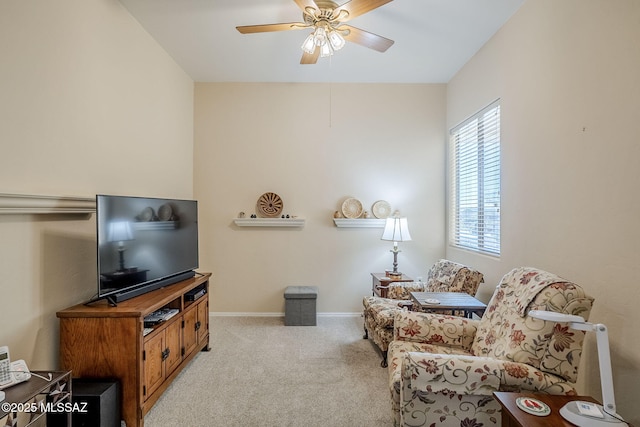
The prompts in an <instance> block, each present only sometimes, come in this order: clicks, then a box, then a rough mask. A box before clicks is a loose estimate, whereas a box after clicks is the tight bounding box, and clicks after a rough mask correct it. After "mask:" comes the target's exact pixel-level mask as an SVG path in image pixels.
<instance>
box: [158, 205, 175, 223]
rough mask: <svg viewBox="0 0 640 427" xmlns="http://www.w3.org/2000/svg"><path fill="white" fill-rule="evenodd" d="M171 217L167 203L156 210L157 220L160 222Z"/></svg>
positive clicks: (171, 212)
mask: <svg viewBox="0 0 640 427" xmlns="http://www.w3.org/2000/svg"><path fill="white" fill-rule="evenodd" d="M172 215H173V209H172V208H171V205H170V204H169V203H165V204H164V205H162V206H160V208H159V209H158V219H159V220H160V221H169V220H171V216H172Z"/></svg>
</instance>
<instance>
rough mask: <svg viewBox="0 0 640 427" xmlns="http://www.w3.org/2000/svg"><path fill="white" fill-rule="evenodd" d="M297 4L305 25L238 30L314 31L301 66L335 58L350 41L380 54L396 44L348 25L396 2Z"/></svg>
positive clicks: (299, 1)
mask: <svg viewBox="0 0 640 427" xmlns="http://www.w3.org/2000/svg"><path fill="white" fill-rule="evenodd" d="M294 1H295V2H296V4H297V5H298V7H299V8H300V9H301V10H302V17H303V20H304V22H292V23H285V24H263V25H246V26H239V27H236V29H237V30H238V31H239V32H240V33H242V34H253V33H262V32H272V31H289V30H300V29H303V28H312V29H313V32H312V33H311V34H309V35H308V36H307V38H306V39H305V40H304V42H303V43H302V46H301V47H302V51H303V53H302V59H301V60H300V63H301V64H315V63H316V62H317V60H318V57H326V56H331V55H333V53H334V52H336V51H338V50H340V49H342V48H343V47H344V45H345V43H346V42H347V41H350V42H353V43H357V44H359V45H362V46H364V47H367V48H370V49H374V50H377V51H378V52H385V51H386V50H387V49H388V48H389V47H391V45H392V44H393V40H389V39H387V38H384V37H382V36H379V35H377V34H373V33H370V32H367V31H364V30H361V29H359V28H356V27H353V26H351V25H347V24H344V22H346V21H349V20H351V19H353V18H355V17H357V16H360V15H362V14H364V13H367V12H369V11H371V10H373V9H376V8H378V7H380V6H382V5H384V4H387V3H389V2H391V1H392V0H350V1H348V2H346V3H345V4H343V5H342V6H338V5H337V4H336V3H335V2H333V1H323V0H316V1H313V0H294Z"/></svg>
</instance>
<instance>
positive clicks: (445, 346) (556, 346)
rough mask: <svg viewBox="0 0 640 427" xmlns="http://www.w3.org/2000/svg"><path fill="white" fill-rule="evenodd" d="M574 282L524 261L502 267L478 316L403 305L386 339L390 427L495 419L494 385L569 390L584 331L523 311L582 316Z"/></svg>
mask: <svg viewBox="0 0 640 427" xmlns="http://www.w3.org/2000/svg"><path fill="white" fill-rule="evenodd" d="M592 304H593V298H591V297H590V296H588V295H586V294H585V293H584V291H583V290H582V288H580V287H579V286H578V285H576V284H574V283H571V282H568V281H566V280H564V279H562V278H560V277H558V276H556V275H554V274H551V273H548V272H545V271H542V270H538V269H534V268H529V267H522V268H516V269H514V270H512V271H510V272H509V273H507V274H506V275H505V276H504V277H503V278H502V280H501V282H500V284H499V285H498V286H497V288H496V290H495V292H494V294H493V296H492V298H491V301H490V302H489V305H488V306H487V310H486V311H485V314H484V315H483V317H482V319H480V320H476V319H466V318H462V317H455V316H446V315H438V314H431V313H417V312H410V311H401V312H398V313H397V314H396V318H395V327H394V341H392V342H391V344H390V345H389V361H390V363H389V387H390V391H391V401H392V409H393V413H394V425H395V426H399V425H402V426H412V427H413V426H435V425H439V426H456V427H458V426H484V427H489V426H500V425H501V416H500V405H499V404H498V403H497V402H496V401H495V400H494V399H493V395H492V393H493V392H494V391H533V392H539V393H548V394H565V395H572V394H575V393H576V391H575V389H574V383H575V381H576V379H577V375H578V365H579V363H580V356H581V353H582V343H583V339H584V332H581V331H574V330H570V329H569V327H568V325H567V324H562V323H554V322H547V321H544V320H538V319H534V318H532V317H528V316H527V313H528V312H529V310H547V311H555V312H560V313H568V314H574V315H579V316H582V317H584V318H585V319H588V317H589V313H590V311H591V306H592Z"/></svg>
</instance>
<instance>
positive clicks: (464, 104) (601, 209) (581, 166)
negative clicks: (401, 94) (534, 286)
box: [447, 0, 640, 425]
mask: <svg viewBox="0 0 640 427" xmlns="http://www.w3.org/2000/svg"><path fill="white" fill-rule="evenodd" d="M639 40H640V6H639V3H638V2H637V1H634V0H620V1H615V2H611V1H607V0H589V1H583V0H566V1H562V2H557V1H553V0H537V1H528V2H526V3H525V4H524V5H523V6H522V8H521V9H520V10H519V11H518V12H517V13H516V14H515V15H514V17H513V18H512V19H511V20H510V21H509V22H508V23H507V24H506V25H505V26H504V27H503V28H502V29H501V30H500V31H499V33H498V34H497V35H496V36H495V37H494V38H493V39H492V40H491V41H490V42H489V43H487V44H486V45H485V46H484V47H483V48H482V50H481V51H480V52H479V53H478V54H477V55H476V56H475V57H474V58H473V59H472V60H471V61H470V62H469V63H468V64H466V65H465V66H464V67H463V69H462V70H460V72H459V73H458V74H457V76H455V78H454V79H453V80H452V81H451V82H450V83H449V85H448V93H447V110H448V111H447V121H448V126H449V127H451V126H453V125H455V124H456V123H458V122H459V121H461V120H463V119H464V118H465V117H466V116H468V115H470V114H472V113H473V112H474V111H476V110H478V109H480V108H481V107H483V106H484V105H486V104H488V103H489V102H491V101H492V100H494V99H495V98H501V99H502V155H503V163H502V256H501V258H500V259H493V258H488V257H482V256H474V255H472V254H470V253H467V252H463V251H460V250H455V249H453V248H448V249H447V256H448V257H450V258H452V259H457V260H460V261H462V262H467V263H470V264H472V265H476V266H477V267H478V268H480V269H481V270H482V271H483V272H484V273H485V275H486V278H487V279H488V280H487V284H486V285H485V286H484V288H483V289H482V294H483V296H484V298H488V297H489V296H490V294H491V292H492V287H493V286H495V285H496V284H497V283H498V281H499V279H500V277H501V276H502V275H503V274H504V273H506V272H507V271H508V270H509V269H511V268H513V267H515V266H519V265H532V266H536V267H539V268H543V269H546V270H549V271H552V272H554V273H557V274H559V275H561V276H563V277H565V278H567V279H570V280H573V281H575V282H576V283H579V284H580V285H582V286H583V287H584V288H585V289H586V290H587V292H588V293H590V294H591V295H593V296H594V297H595V299H596V301H595V306H594V309H593V311H592V313H591V318H590V320H591V321H593V322H597V323H604V324H605V325H607V326H608V328H609V331H610V339H611V353H612V360H613V371H614V377H615V378H614V381H615V386H616V403H617V404H618V410H619V412H620V413H621V414H622V415H623V416H624V417H626V418H627V420H628V421H631V422H632V423H634V424H635V425H638V424H639V423H640V408H638V406H637V396H639V395H640V381H639V379H640V341H639V340H638V339H637V338H638V329H637V328H638V327H640V312H639V311H638V310H637V300H638V284H637V280H636V277H637V275H638V268H639V264H638V260H639V259H640V246H639V245H638V241H639V240H640V227H639V226H638V218H640V202H639V201H638V199H637V198H636V197H634V196H635V195H636V194H637V193H638V184H639V183H640V169H639V168H638V166H637V163H638V158H640V143H639V141H638V135H640V121H639V120H638V119H639V118H640V80H639V79H638V76H639V75H640V43H638V41H639ZM583 362H584V363H583V365H582V366H583V368H582V373H581V384H580V389H581V390H580V391H581V392H584V393H587V394H590V395H594V396H596V397H599V396H600V385H599V381H600V380H599V376H598V375H599V374H598V368H597V355H596V348H595V339H594V337H593V336H590V337H589V339H588V341H587V345H586V347H585V351H584V357H583Z"/></svg>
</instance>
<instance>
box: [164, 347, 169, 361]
mask: <svg viewBox="0 0 640 427" xmlns="http://www.w3.org/2000/svg"><path fill="white" fill-rule="evenodd" d="M169 353H171V350H169V349H168V348H165V350H164V351H163V352H162V360H166V359H167V358H168V357H169Z"/></svg>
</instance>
